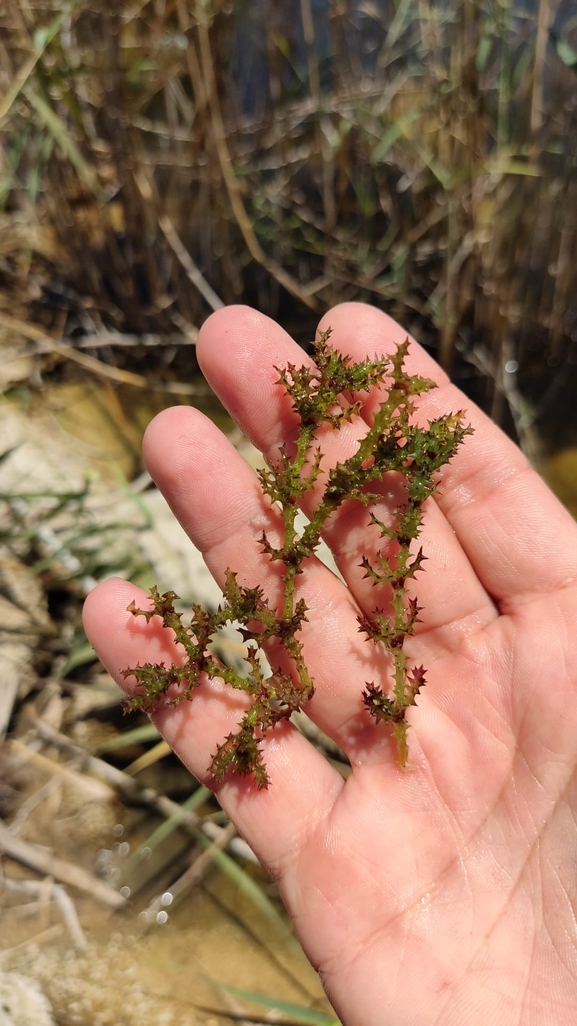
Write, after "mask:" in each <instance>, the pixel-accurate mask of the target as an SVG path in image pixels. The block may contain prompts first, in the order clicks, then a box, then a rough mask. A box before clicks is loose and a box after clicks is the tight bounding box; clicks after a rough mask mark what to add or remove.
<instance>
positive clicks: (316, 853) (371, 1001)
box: [85, 304, 577, 1026]
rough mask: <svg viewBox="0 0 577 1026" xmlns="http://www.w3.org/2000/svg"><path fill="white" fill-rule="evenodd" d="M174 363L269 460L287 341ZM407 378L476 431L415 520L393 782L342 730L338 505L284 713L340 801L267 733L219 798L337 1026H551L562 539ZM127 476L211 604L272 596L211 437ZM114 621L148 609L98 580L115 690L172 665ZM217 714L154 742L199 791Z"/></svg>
mask: <svg viewBox="0 0 577 1026" xmlns="http://www.w3.org/2000/svg"><path fill="white" fill-rule="evenodd" d="M329 325H330V326H331V327H332V329H333V335H332V339H331V342H332V344H333V345H335V346H336V347H337V348H339V349H340V350H342V351H343V352H345V353H347V354H348V355H349V356H351V357H352V358H353V359H355V360H360V359H363V358H364V357H366V356H367V355H369V356H372V355H374V354H375V353H377V354H378V353H383V352H391V350H392V348H393V347H394V344H395V343H396V342H399V341H401V340H403V339H404V337H405V333H404V332H403V331H402V329H401V328H400V327H399V326H398V325H396V324H395V323H394V322H393V321H391V320H390V319H389V318H388V317H386V315H384V314H383V313H381V312H379V311H377V310H375V309H373V308H371V307H368V306H360V305H356V304H346V305H343V306H340V307H337V308H336V309H334V310H333V311H331V313H330V315H327V316H326V317H325V318H324V319H323V322H322V325H321V327H323V328H327V327H328V326H329ZM198 357H199V361H200V363H201V365H202V367H203V370H204V372H205V374H206V376H207V378H208V380H209V381H210V383H211V384H212V386H213V388H214V389H215V391H216V392H217V394H218V395H219V396H220V397H221V399H222V401H223V402H224V404H225V405H226V406H227V407H228V409H229V410H230V411H231V413H232V414H233V416H234V417H235V419H236V420H237V422H238V423H239V425H240V426H241V427H242V428H243V430H244V431H245V432H246V433H247V435H248V436H249V437H250V438H251V439H252V440H253V441H254V442H255V444H256V445H257V446H258V447H259V448H260V449H262V451H263V452H264V454H265V456H267V457H268V458H270V459H274V456H275V453H277V452H278V448H279V446H280V445H281V444H282V443H283V441H285V440H286V439H289V440H290V439H291V438H292V437H294V428H295V420H294V414H293V413H292V411H291V406H290V401H289V400H288V399H287V397H286V395H284V393H283V390H282V388H281V387H280V386H279V385H278V384H277V378H278V374H277V372H276V371H275V370H274V367H273V365H277V366H281V365H286V364H287V363H289V362H292V363H294V364H297V365H298V364H299V363H302V362H303V359H304V357H303V354H302V353H301V352H300V351H299V350H298V349H297V347H296V346H295V343H294V342H293V341H292V340H291V339H290V338H289V337H288V335H286V333H285V332H284V331H283V330H282V329H281V328H279V327H278V326H277V325H275V324H274V323H273V322H272V321H270V320H269V319H267V318H265V317H263V316H261V315H260V314H258V313H256V312H255V311H253V310H249V309H247V308H244V307H231V308H228V309H226V310H223V311H220V312H219V313H217V314H215V315H213V316H212V317H211V318H210V319H209V320H208V321H207V322H206V324H205V326H204V327H203V329H202V331H201V334H200V337H199V341H198ZM408 370H409V371H410V372H411V373H421V374H424V375H425V376H427V377H432V378H433V380H435V381H436V382H437V383H438V384H439V388H438V389H436V390H434V391H433V392H431V393H429V394H428V395H426V396H423V397H422V399H421V400H419V415H422V416H423V417H424V418H425V419H428V418H433V417H436V416H438V415H440V414H441V413H446V412H449V411H456V410H458V409H461V408H465V409H466V416H467V420H468V421H470V422H471V424H472V426H473V427H474V434H473V436H472V437H470V438H468V439H467V440H466V442H465V444H464V445H463V447H462V449H461V450H460V452H459V454H458V455H457V457H456V458H455V460H454V461H453V462H452V463H451V464H450V465H449V466H448V467H446V468H444V471H443V473H442V474H441V477H440V482H439V491H438V494H437V495H436V497H435V499H434V500H429V502H428V505H427V511H426V516H425V527H424V530H423V534H422V544H423V548H424V551H425V554H426V555H427V557H428V562H427V563H426V572H424V573H422V574H420V575H419V577H418V579H417V582H416V584H415V591H416V594H417V595H418V597H419V604H420V605H422V606H423V607H424V608H423V611H422V613H421V619H422V623H420V624H419V625H418V629H417V632H416V634H415V636H414V637H413V638H411V639H410V640H409V642H408V644H407V648H408V650H409V654H410V656H411V658H412V659H413V660H415V661H416V663H423V664H424V666H425V667H426V669H427V686H426V687H425V688H424V689H423V692H422V693H421V695H420V696H419V698H418V704H417V706H416V707H414V708H413V709H411V710H410V712H409V721H410V724H411V727H410V730H409V735H408V740H409V751H410V758H409V765H408V767H407V768H406V769H401V768H400V767H399V766H398V763H397V761H396V758H395V750H394V746H393V745H392V743H391V739H390V737H389V734H388V731H387V728H386V727H383V726H382V725H379V724H375V723H374V722H373V721H371V720H370V719H369V718H368V716H367V714H366V711H365V710H363V708H362V697H361V693H362V690H363V688H364V686H365V682H366V681H371V680H375V681H377V682H379V679H380V681H381V682H384V680H385V679H386V678H385V677H384V674H385V671H386V667H385V666H384V665H379V663H378V661H377V659H378V657H377V655H376V650H375V649H374V647H373V646H372V645H370V644H368V643H367V642H366V640H363V638H364V636H363V635H362V634H359V631H358V621H357V615H358V612H359V608H360V609H361V610H365V611H366V612H371V611H373V610H374V608H375V605H376V602H375V593H374V590H373V589H372V588H371V586H370V582H368V581H367V580H365V579H364V578H363V571H362V569H361V568H360V567H359V564H360V561H361V556H362V555H364V554H366V555H369V556H370V555H371V554H373V555H374V552H375V550H376V549H377V548H378V547H379V543H381V544H382V542H380V536H379V532H378V531H376V530H374V529H372V528H371V527H369V526H367V519H368V517H367V512H366V510H364V509H363V508H362V507H358V508H356V507H355V509H352V510H351V509H350V508H348V509H347V507H346V505H345V506H344V507H342V509H341V512H340V513H339V515H338V516H337V517H336V518H335V519H334V520H333V521H332V522H331V524H330V528H329V531H328V533H327V541H328V544H329V546H330V548H331V549H332V551H333V554H334V556H335V558H336V561H337V564H338V567H339V570H340V572H341V574H342V575H343V578H344V580H345V581H346V582H347V585H348V587H347V586H345V584H343V583H342V581H340V580H339V578H338V577H336V576H335V575H334V574H332V573H331V571H329V570H328V569H326V568H325V567H324V566H323V565H322V564H320V563H316V562H313V565H312V566H311V568H310V569H308V568H307V572H306V574H304V575H303V576H302V578H300V579H299V581H301V580H302V585H300V591H299V594H302V596H303V597H304V598H305V601H306V603H307V606H308V610H309V611H308V618H309V622H308V623H307V624H305V625H304V629H303V635H302V638H303V643H304V646H305V656H306V659H307V663H308V665H309V668H310V670H311V672H312V675H313V677H314V680H315V684H316V692H315V696H314V698H313V700H312V702H311V703H310V705H309V707H308V708H307V712H309V714H310V716H311V717H312V718H313V719H314V720H315V722H316V723H317V724H318V725H319V727H321V729H322V730H324V731H325V732H326V733H327V734H329V735H330V736H331V737H332V738H334V739H335V740H336V741H337V742H338V743H339V744H340V745H341V747H342V748H343V749H344V750H345V752H346V753H347V755H348V756H349V759H350V761H351V765H352V772H351V774H350V776H349V778H348V780H347V781H346V782H345V781H343V779H342V778H341V776H340V775H339V774H338V773H337V771H336V770H335V769H334V768H333V767H332V766H331V765H330V764H329V763H327V762H326V761H325V760H324V759H323V757H322V756H321V755H320V754H319V753H318V752H317V751H316V750H315V749H314V748H313V747H312V746H311V745H310V744H309V743H308V742H307V741H306V740H305V739H304V738H303V737H302V735H301V734H299V733H298V732H297V731H296V729H295V728H294V727H292V726H291V725H289V724H284V725H280V726H279V727H277V728H276V729H275V731H273V732H271V734H270V735H269V737H268V738H267V741H266V744H265V761H266V765H267V771H268V774H269V776H270V778H271V780H272V784H271V787H270V788H269V789H268V790H267V791H257V790H256V789H255V788H254V786H253V785H252V784H251V782H250V780H248V779H240V780H239V779H238V778H236V779H235V778H232V779H227V780H226V781H225V782H224V783H223V784H222V785H220V786H219V789H218V796H219V800H220V802H221V803H222V805H223V806H224V808H225V809H226V810H227V812H228V813H229V815H230V816H231V818H232V819H233V820H234V821H235V823H236V824H237V826H238V828H239V830H240V831H241V832H242V834H243V835H244V836H245V837H246V838H247V840H248V841H249V843H250V844H251V846H252V847H253V849H254V850H255V852H256V853H257V854H258V855H259V857H260V858H261V859H262V861H263V863H264V864H265V865H266V866H267V867H268V869H269V870H270V871H271V872H272V873H273V874H274V876H275V877H276V878H277V879H278V881H279V885H280V889H281V893H282V896H283V899H284V901H285V903H286V906H287V908H288V910H289V912H290V914H291V915H292V917H293V919H294V922H295V925H296V929H297V932H298V935H299V937H300V940H301V942H302V944H303V947H304V949H305V951H306V952H307V954H308V956H309V958H310V960H311V962H312V963H313V965H314V966H315V967H317V968H318V970H319V972H320V974H321V977H322V979H323V983H324V985H325V987H326V990H327V993H328V995H329V997H330V999H331V1001H332V1002H333V1004H334V1007H335V1009H336V1010H337V1012H338V1014H339V1015H340V1016H341V1018H342V1020H343V1022H344V1023H345V1024H346V1026H389V1024H390V1026H423V1024H424V1026H429V1024H431V1026H433V1024H435V1026H469V1024H470V1026H481V1024H482V1026H485V1024H491V1026H493V1024H496V1026H509V1024H511V1026H513V1024H515V1026H518V1024H531V1026H538V1024H552V1026H563V1024H570V1023H574V1022H577V928H576V915H577V874H576V872H575V865H576V856H577V826H576V817H577V783H576V776H575V766H576V764H577V631H576V630H575V625H576V624H577V525H575V523H574V522H573V521H572V519H571V518H570V517H569V515H568V514H567V513H566V512H565V511H564V510H563V508H562V507H561V506H560V504H559V503H558V502H557V500H556V499H555V498H554V496H553V495H552V494H551V493H550V492H549V491H548V489H547V488H546V486H545V485H544V484H543V483H542V481H541V480H540V478H539V477H538V476H537V475H536V474H535V473H534V472H533V471H532V470H531V469H530V467H529V466H528V465H527V463H526V461H525V459H524V457H523V456H522V455H521V453H520V452H519V450H518V449H517V448H516V447H515V446H514V445H513V444H512V443H511V442H510V441H509V440H508V439H507V438H506V437H505V436H504V435H503V434H502V433H501V432H500V431H499V430H498V429H497V428H496V427H495V426H494V425H493V424H491V422H490V421H489V420H488V419H487V418H486V417H485V416H484V415H483V414H482V413H481V412H480V411H479V410H477V409H475V408H474V407H472V406H471V404H470V403H468V401H467V400H466V399H465V397H464V396H463V395H461V394H460V393H459V392H458V390H457V389H456V388H455V387H454V386H452V385H451V384H450V383H449V382H448V381H447V379H446V376H445V375H444V374H443V372H442V371H441V370H440V369H439V367H437V366H436V365H435V364H434V362H433V361H432V360H431V359H430V358H429V357H428V356H427V355H426V354H425V353H424V352H423V350H421V349H420V347H419V346H418V345H417V344H416V343H415V344H413V345H412V346H411V350H410V355H409V359H408ZM375 401H376V400H375ZM370 415H371V407H370V403H369V405H368V406H367V407H366V409H365V411H364V412H363V416H364V417H365V419H370ZM363 428H366V424H364V423H363V420H362V419H360V418H359V419H357V420H356V421H354V422H353V423H352V424H350V425H346V426H345V427H343V428H342V430H341V431H340V432H338V433H336V434H334V435H332V436H331V437H329V438H327V440H326V441H327V453H326V460H327V462H328V463H329V464H330V462H335V461H336V460H342V459H343V458H345V457H346V456H348V455H350V453H352V452H353V451H354V449H355V445H356V439H357V438H358V437H359V434H361V433H362V430H363ZM145 457H146V461H147V465H148V467H149V470H150V472H151V474H152V476H153V478H154V479H155V481H156V483H157V484H158V486H159V487H160V488H161V490H162V491H163V492H164V494H165V496H166V498H167V499H168V501H169V503H170V504H171V506H172V509H173V510H174V512H175V514H176V515H177V517H178V518H179V520H180V521H181V523H182V524H183V526H184V528H185V529H186V530H187V532H188V533H189V535H190V537H191V539H192V541H193V542H194V544H195V545H197V546H198V547H199V548H200V549H201V551H202V552H203V554H204V556H205V559H206V562H207V564H208V566H209V568H210V570H211V571H212V573H213V574H214V576H215V578H216V579H217V580H218V581H219V583H222V582H223V580H224V571H225V569H226V568H227V567H230V568H231V569H233V570H235V571H237V572H238V578H239V581H240V582H241V583H242V584H245V585H248V586H254V585H255V584H261V585H263V587H264V588H265V591H266V590H267V586H268V590H269V593H272V596H273V598H274V589H275V587H276V583H275V577H274V575H273V573H272V571H271V566H270V563H269V561H268V559H267V557H266V556H264V555H262V554H261V553H260V552H259V546H258V544H256V543H255V539H256V538H258V536H259V535H260V534H261V533H262V530H263V529H264V530H266V532H267V534H268V535H269V536H271V537H272V536H273V535H274V531H275V515H274V512H273V511H272V510H271V508H270V504H269V503H268V501H267V500H266V499H264V498H263V496H262V493H261V490H260V486H259V483H258V480H257V478H256V475H255V474H254V472H253V471H252V469H251V468H250V467H249V466H248V465H247V464H245V463H244V461H243V460H242V458H241V457H240V456H239V455H238V453H237V452H236V451H235V450H234V448H233V447H232V446H231V445H230V443H229V442H228V441H227V440H226V439H225V438H224V436H223V435H222V434H221V433H220V432H219V431H218V429H217V428H216V427H215V426H214V425H213V424H212V423H211V422H210V421H208V420H207V419H206V418H205V417H203V415H202V414H200V413H199V412H198V411H196V410H194V409H190V408H187V407H182V408H180V407H177V408H174V409H171V410H167V411H165V412H164V413H163V414H161V415H160V416H159V417H157V418H156V419H155V420H154V421H153V423H152V424H151V425H150V427H149V429H148V431H147V434H146V438H145ZM387 499H388V493H387V490H386V488H385V487H384V488H383V505H384V506H386V505H387ZM376 512H377V516H378V515H379V511H378V509H377V511H376ZM134 598H135V599H136V601H137V604H139V605H142V604H143V603H144V602H146V597H145V596H144V595H142V594H139V593H138V592H137V589H135V588H134V587H133V586H131V585H130V584H128V583H126V582H124V581H107V582H105V583H104V584H102V585H100V586H99V587H98V588H97V589H95V591H94V592H93V593H92V594H91V595H90V596H89V598H88V600H87V603H86V610H85V623H86V630H87V633H88V636H89V637H90V639H91V641H92V642H93V644H94V646H95V648H96V650H97V651H98V653H99V655H100V657H101V659H102V660H103V662H104V663H105V664H106V665H107V667H108V668H109V670H110V672H111V673H112V674H113V675H114V676H115V677H116V678H117V679H118V680H119V682H120V683H122V684H123V686H125V687H130V681H128V683H126V682H125V681H124V680H123V679H122V676H121V673H120V671H121V670H122V668H123V667H126V666H134V665H136V663H138V662H145V661H167V660H169V659H178V658H179V653H178V652H177V651H176V650H175V648H174V646H173V645H172V643H171V640H170V637H169V632H167V631H166V630H164V629H163V628H162V626H161V625H160V623H158V624H157V623H156V621H151V623H150V625H148V626H147V625H146V624H145V622H144V621H143V620H142V619H139V620H135V619H134V618H133V617H132V616H131V615H130V614H129V613H127V611H126V607H127V605H128V604H129V602H130V601H131V600H132V599H134ZM379 674H380V675H381V676H380V678H379ZM238 703H239V698H238V696H237V695H236V694H229V693H228V689H225V688H224V686H222V685H220V684H219V683H218V682H213V683H211V684H209V683H205V684H203V685H202V686H201V687H200V688H199V689H198V691H197V692H195V694H194V701H193V702H191V703H188V702H187V703H184V704H182V705H179V706H177V707H170V706H163V707H161V708H159V709H158V711H157V712H156V713H155V714H154V717H153V718H154V721H155V723H156V725H157V727H158V728H159V730H160V731H161V732H162V734H163V735H164V737H165V738H166V739H167V741H168V742H169V743H170V744H171V745H172V746H173V747H174V749H175V751H176V752H177V753H178V755H179V756H180V757H181V759H182V760H183V761H184V762H185V763H186V765H187V766H189V767H190V769H191V770H192V772H193V773H195V774H196V775H197V776H198V777H200V778H201V779H203V780H206V779H207V768H208V766H209V763H210V757H211V755H212V753H213V752H214V750H215V748H216V745H217V743H219V742H220V741H222V740H223V738H224V737H225V735H226V734H227V733H229V732H230V730H231V729H234V724H235V723H236V722H237V720H238V709H239V707H238Z"/></svg>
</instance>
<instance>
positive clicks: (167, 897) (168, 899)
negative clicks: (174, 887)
mask: <svg viewBox="0 0 577 1026" xmlns="http://www.w3.org/2000/svg"><path fill="white" fill-rule="evenodd" d="M173 901H174V896H173V895H172V894H171V893H170V891H165V892H164V894H163V895H162V898H161V899H160V904H161V905H164V907H165V908H167V907H168V906H169V905H172V902H173Z"/></svg>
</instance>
